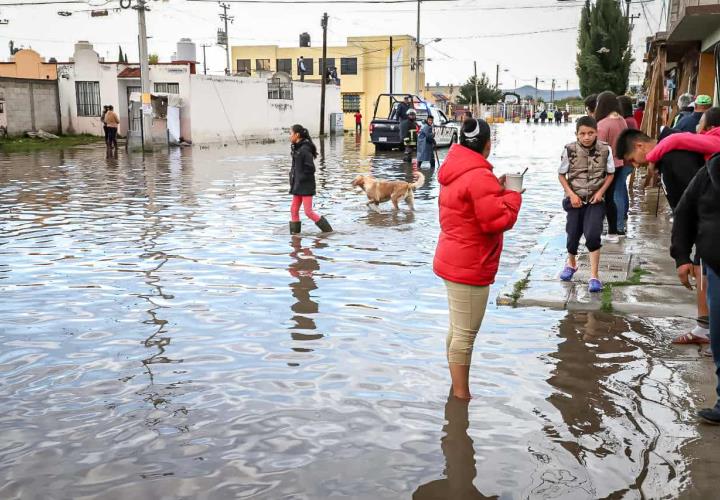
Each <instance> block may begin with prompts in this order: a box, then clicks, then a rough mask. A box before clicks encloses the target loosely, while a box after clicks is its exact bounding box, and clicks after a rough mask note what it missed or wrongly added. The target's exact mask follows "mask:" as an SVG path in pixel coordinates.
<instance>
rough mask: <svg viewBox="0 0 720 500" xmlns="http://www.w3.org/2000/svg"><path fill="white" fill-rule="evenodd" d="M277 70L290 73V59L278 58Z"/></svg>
mask: <svg viewBox="0 0 720 500" xmlns="http://www.w3.org/2000/svg"><path fill="white" fill-rule="evenodd" d="M277 70H278V71H283V72H285V73H287V74H288V75H292V59H278V60H277Z"/></svg>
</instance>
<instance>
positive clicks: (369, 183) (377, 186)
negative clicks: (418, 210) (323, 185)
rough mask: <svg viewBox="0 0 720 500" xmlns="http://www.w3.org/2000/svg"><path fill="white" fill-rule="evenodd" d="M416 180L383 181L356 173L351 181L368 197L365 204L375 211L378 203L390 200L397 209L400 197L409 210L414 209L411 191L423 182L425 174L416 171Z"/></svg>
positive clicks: (413, 198)
mask: <svg viewBox="0 0 720 500" xmlns="http://www.w3.org/2000/svg"><path fill="white" fill-rule="evenodd" d="M416 176H417V180H416V181H415V182H404V181H384V180H381V179H375V178H374V177H372V176H370V175H358V176H357V177H355V180H354V181H352V185H353V187H359V188H362V190H363V191H365V194H366V195H367V197H368V200H369V201H368V202H367V206H368V207H369V208H373V209H375V210H376V211H378V210H379V206H380V203H384V202H386V201H392V204H393V207H395V210H399V209H400V207H399V206H398V203H399V202H400V200H401V199H403V198H404V199H405V203H407V205H408V207H410V210H415V205H414V203H413V202H414V200H415V197H414V195H413V191H414V190H416V189H417V188H419V187H422V186H423V185H424V184H425V176H424V175H423V174H422V172H416Z"/></svg>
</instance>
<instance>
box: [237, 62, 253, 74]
mask: <svg viewBox="0 0 720 500" xmlns="http://www.w3.org/2000/svg"><path fill="white" fill-rule="evenodd" d="M237 72H238V73H245V74H247V75H249V74H250V59H238V60H237Z"/></svg>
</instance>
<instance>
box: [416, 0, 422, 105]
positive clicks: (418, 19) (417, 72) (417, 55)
mask: <svg viewBox="0 0 720 500" xmlns="http://www.w3.org/2000/svg"><path fill="white" fill-rule="evenodd" d="M420 1H421V0H418V6H417V7H418V9H417V38H416V39H415V95H417V96H419V95H420Z"/></svg>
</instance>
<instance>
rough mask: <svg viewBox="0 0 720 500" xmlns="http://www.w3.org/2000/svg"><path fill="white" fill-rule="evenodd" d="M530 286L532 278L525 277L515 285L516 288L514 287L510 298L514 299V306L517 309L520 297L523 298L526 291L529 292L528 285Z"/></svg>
mask: <svg viewBox="0 0 720 500" xmlns="http://www.w3.org/2000/svg"><path fill="white" fill-rule="evenodd" d="M529 284H530V278H528V277H525V278H523V279H521V280H520V281H518V282H517V283H515V286H514V287H513V291H512V293H511V294H510V298H511V299H512V306H513V307H517V303H518V300H520V297H522V294H523V292H524V291H525V290H527V287H528V285H529Z"/></svg>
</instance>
